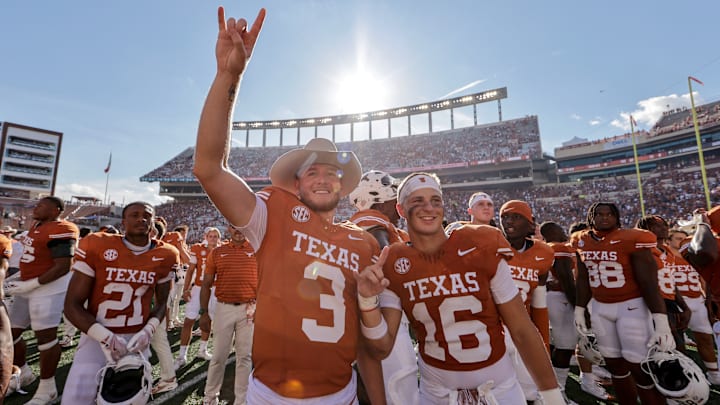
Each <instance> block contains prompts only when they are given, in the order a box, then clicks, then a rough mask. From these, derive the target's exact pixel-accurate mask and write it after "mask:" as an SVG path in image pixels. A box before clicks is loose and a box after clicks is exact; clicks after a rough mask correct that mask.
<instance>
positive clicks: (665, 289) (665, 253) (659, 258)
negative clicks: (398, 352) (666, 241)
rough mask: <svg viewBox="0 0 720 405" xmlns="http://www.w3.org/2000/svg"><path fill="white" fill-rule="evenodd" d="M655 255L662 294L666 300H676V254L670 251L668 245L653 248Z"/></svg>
mask: <svg viewBox="0 0 720 405" xmlns="http://www.w3.org/2000/svg"><path fill="white" fill-rule="evenodd" d="M653 257H654V258H655V263H657V268H658V270H657V279H658V288H659V290H660V296H661V297H663V298H664V299H666V300H671V301H675V279H674V277H673V268H674V267H675V255H673V254H672V253H670V250H669V248H668V247H667V246H664V247H663V250H660V249H658V248H657V246H656V247H655V248H654V249H653Z"/></svg>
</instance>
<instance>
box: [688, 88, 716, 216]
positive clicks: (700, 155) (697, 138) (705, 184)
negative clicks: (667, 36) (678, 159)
mask: <svg viewBox="0 0 720 405" xmlns="http://www.w3.org/2000/svg"><path fill="white" fill-rule="evenodd" d="M693 81H696V82H698V83H700V84H701V85H702V84H703V82H701V81H700V80H698V79H696V78H694V77H692V76H688V89H689V90H690V106H691V111H692V119H693V126H694V127H695V142H697V147H698V158H700V173H701V174H702V182H703V190H704V191H705V203H706V204H707V209H708V210H710V208H712V205H711V203H710V189H709V188H708V181H707V172H706V171H705V157H704V154H703V148H702V140H701V139H700V126H699V125H698V120H697V112H696V111H695V97H693V89H692V82H693Z"/></svg>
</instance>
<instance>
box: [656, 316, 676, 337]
mask: <svg viewBox="0 0 720 405" xmlns="http://www.w3.org/2000/svg"><path fill="white" fill-rule="evenodd" d="M652 319H653V324H654V325H655V331H656V332H662V333H668V334H669V333H671V331H670V322H668V317H667V315H666V314H652Z"/></svg>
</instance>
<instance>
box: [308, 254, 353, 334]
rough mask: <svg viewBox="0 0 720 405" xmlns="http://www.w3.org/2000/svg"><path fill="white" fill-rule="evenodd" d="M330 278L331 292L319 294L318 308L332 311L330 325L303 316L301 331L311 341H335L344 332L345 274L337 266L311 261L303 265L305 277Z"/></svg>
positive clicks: (314, 278) (313, 278)
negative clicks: (322, 324)
mask: <svg viewBox="0 0 720 405" xmlns="http://www.w3.org/2000/svg"><path fill="white" fill-rule="evenodd" d="M318 277H322V278H325V279H328V280H330V282H331V285H332V291H333V294H332V295H330V294H320V308H321V309H327V310H330V311H332V314H333V323H332V326H321V325H318V321H317V319H313V318H303V320H302V331H303V333H305V336H307V337H308V339H310V340H311V341H313V342H325V343H337V342H338V341H339V340H340V338H342V336H343V334H344V333H345V298H344V297H343V291H344V290H345V276H344V275H343V273H342V271H341V270H340V268H339V267H336V266H332V265H329V264H327V263H321V262H313V263H310V264H308V265H307V266H306V267H305V278H307V279H310V280H317V279H318Z"/></svg>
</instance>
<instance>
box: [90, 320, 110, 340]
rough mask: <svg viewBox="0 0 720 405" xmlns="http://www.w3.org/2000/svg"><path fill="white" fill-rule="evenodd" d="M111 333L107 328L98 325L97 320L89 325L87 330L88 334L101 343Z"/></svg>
mask: <svg viewBox="0 0 720 405" xmlns="http://www.w3.org/2000/svg"><path fill="white" fill-rule="evenodd" d="M112 334H113V333H112V332H111V331H110V330H109V329H108V328H106V327H104V326H102V325H100V324H99V323H97V322H95V323H94V324H92V325H90V328H89V329H88V331H87V335H88V336H90V337H91V338H93V339H94V340H96V341H98V342H100V343H102V342H103V341H104V340H105V339H107V337H108V336H110V335H112Z"/></svg>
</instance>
